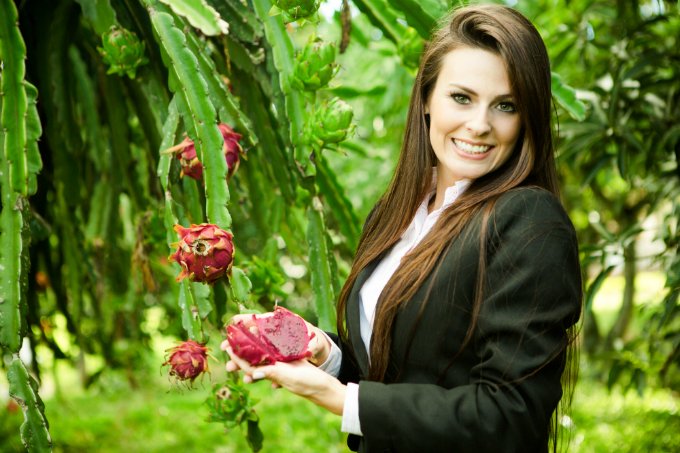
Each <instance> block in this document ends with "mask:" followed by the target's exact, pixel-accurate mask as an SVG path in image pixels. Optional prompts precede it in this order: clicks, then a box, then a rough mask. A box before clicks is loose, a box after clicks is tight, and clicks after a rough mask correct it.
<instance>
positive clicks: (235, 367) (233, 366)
mask: <svg viewBox="0 0 680 453" xmlns="http://www.w3.org/2000/svg"><path fill="white" fill-rule="evenodd" d="M239 369H240V368H239V366H238V365H237V364H236V362H234V361H233V360H230V361H228V362H227V371H229V372H230V373H231V372H234V371H238V370H239Z"/></svg>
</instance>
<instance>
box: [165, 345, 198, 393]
mask: <svg viewBox="0 0 680 453" xmlns="http://www.w3.org/2000/svg"><path fill="white" fill-rule="evenodd" d="M166 352H169V353H170V354H169V356H168V358H167V359H166V361H165V362H164V363H163V366H170V376H173V377H175V378H177V379H178V380H180V381H190V382H192V383H193V382H194V380H195V379H196V378H197V377H198V376H200V375H201V374H203V373H205V372H206V371H208V348H207V347H205V346H204V345H202V344H200V343H197V342H195V341H193V340H187V341H185V342H183V343H181V344H179V345H177V346H175V347H173V348H170V349H168V350H167V351H166Z"/></svg>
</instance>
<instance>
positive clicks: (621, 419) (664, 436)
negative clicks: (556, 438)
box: [567, 379, 680, 453]
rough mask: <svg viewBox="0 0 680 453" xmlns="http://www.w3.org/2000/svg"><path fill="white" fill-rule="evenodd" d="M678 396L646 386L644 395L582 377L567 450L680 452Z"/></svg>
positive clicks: (578, 385)
mask: <svg viewBox="0 0 680 453" xmlns="http://www.w3.org/2000/svg"><path fill="white" fill-rule="evenodd" d="M678 403H679V400H678V397H677V395H675V396H674V395H673V394H672V393H671V392H670V391H669V390H660V389H648V390H647V391H646V392H645V394H644V397H642V398H641V397H639V396H638V395H637V393H635V392H634V391H629V392H628V393H626V394H625V395H624V394H622V393H621V391H620V390H619V389H618V388H615V389H614V390H612V391H611V392H608V391H607V389H606V388H605V386H604V385H603V384H601V383H599V382H595V381H590V380H585V379H584V380H581V381H580V382H579V383H578V384H577V387H576V392H575V395H574V403H573V406H572V413H571V423H570V424H571V426H572V428H571V433H572V442H571V448H570V450H569V451H570V452H571V451H573V452H578V453H610V452H617V453H664V452H669V453H671V452H678V451H680V435H679V433H680V411H679V407H678ZM567 424H569V423H567Z"/></svg>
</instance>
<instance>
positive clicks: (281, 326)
mask: <svg viewBox="0 0 680 453" xmlns="http://www.w3.org/2000/svg"><path fill="white" fill-rule="evenodd" d="M253 321H254V322H255V325H256V326H257V333H253V332H251V331H250V330H249V329H248V327H247V326H246V325H245V323H244V322H243V321H239V322H237V323H236V324H230V325H229V326H227V341H228V342H229V345H230V346H231V349H232V351H234V353H235V354H236V355H237V356H239V357H241V358H242V359H244V360H247V361H248V363H250V364H251V365H269V364H271V363H274V362H292V361H293V360H300V359H304V358H306V357H310V356H311V355H312V353H311V351H309V349H308V346H309V341H310V340H311V339H312V338H314V334H313V333H312V334H310V333H309V332H308V330H307V324H306V323H305V321H304V319H302V318H301V317H300V316H298V315H296V314H295V313H293V312H291V311H289V310H287V309H285V308H283V307H276V309H275V310H274V312H273V313H270V314H266V315H253Z"/></svg>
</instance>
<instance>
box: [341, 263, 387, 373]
mask: <svg viewBox="0 0 680 453" xmlns="http://www.w3.org/2000/svg"><path fill="white" fill-rule="evenodd" d="M379 262H380V259H375V260H373V261H372V262H371V263H370V264H369V265H368V266H366V267H365V268H363V269H362V271H361V272H359V275H358V276H357V279H356V281H355V282H354V286H353V287H352V292H351V293H350V294H349V298H348V299H347V312H346V315H347V329H348V331H349V339H350V341H351V342H352V349H353V351H354V356H355V358H356V359H357V362H358V365H359V368H360V369H361V375H362V376H367V375H368V354H367V352H366V345H365V344H364V341H363V340H362V339H361V329H360V328H359V315H360V310H361V296H360V294H359V291H360V290H361V287H362V286H364V282H365V281H366V280H367V279H368V277H370V276H371V274H372V273H373V271H374V270H375V268H376V267H377V265H378V263H379Z"/></svg>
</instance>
